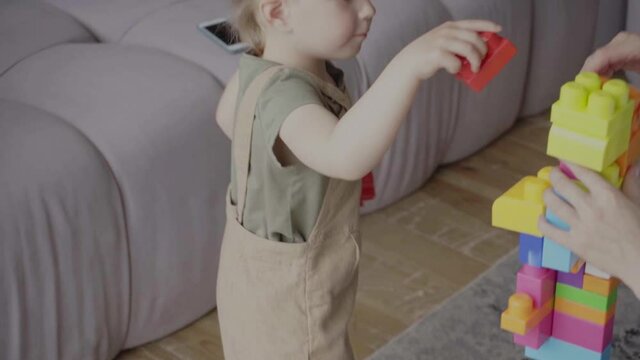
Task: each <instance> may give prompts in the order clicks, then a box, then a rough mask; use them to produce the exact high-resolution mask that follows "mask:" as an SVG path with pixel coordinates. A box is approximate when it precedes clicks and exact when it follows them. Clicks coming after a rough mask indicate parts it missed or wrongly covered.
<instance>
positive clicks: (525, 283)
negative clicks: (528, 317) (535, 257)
mask: <svg viewBox="0 0 640 360" xmlns="http://www.w3.org/2000/svg"><path fill="white" fill-rule="evenodd" d="M555 288H556V271H555V270H550V269H544V268H539V267H535V266H530V265H526V264H525V265H523V266H522V267H521V268H520V270H518V275H517V276H516V292H524V293H527V294H529V295H530V296H531V297H532V298H533V307H534V308H536V309H537V308H539V307H540V306H541V305H543V304H544V303H546V302H547V301H549V300H550V299H552V298H553V296H554V293H555Z"/></svg>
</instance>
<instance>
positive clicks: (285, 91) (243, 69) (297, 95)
mask: <svg viewBox="0 0 640 360" xmlns="http://www.w3.org/2000/svg"><path fill="white" fill-rule="evenodd" d="M279 65H280V64H278V63H276V62H273V61H270V60H266V59H262V58H259V57H256V56H253V55H249V54H243V55H242V57H241V58H240V63H239V66H238V74H239V81H240V94H244V92H245V91H246V89H247V88H248V87H249V85H250V83H251V82H252V81H253V80H254V79H255V78H256V77H257V76H258V75H260V74H261V73H262V72H263V71H265V70H267V69H268V68H270V67H273V66H279ZM309 102H314V103H318V104H322V96H321V90H320V89H319V88H318V86H317V85H316V84H315V82H314V81H313V79H311V78H309V77H308V76H307V75H306V74H305V73H304V72H303V71H300V70H297V69H294V68H289V67H285V68H283V69H282V70H281V71H279V72H277V73H276V74H275V75H274V76H273V78H271V79H270V80H269V81H268V82H267V84H265V87H264V89H263V91H262V93H261V95H260V98H259V106H260V105H262V106H261V107H265V106H266V105H268V104H274V105H275V106H277V107H283V106H284V107H290V106H295V105H296V104H297V105H300V103H309ZM267 103H268V104H267ZM289 103H290V104H289ZM285 105H288V106H285Z"/></svg>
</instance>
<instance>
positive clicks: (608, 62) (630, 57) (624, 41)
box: [582, 32, 640, 76]
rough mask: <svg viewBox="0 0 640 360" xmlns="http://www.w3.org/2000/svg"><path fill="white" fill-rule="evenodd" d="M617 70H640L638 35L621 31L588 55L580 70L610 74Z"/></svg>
mask: <svg viewBox="0 0 640 360" xmlns="http://www.w3.org/2000/svg"><path fill="white" fill-rule="evenodd" d="M618 70H631V71H636V72H638V71H640V35H638V34H634V33H629V32H621V33H619V34H618V35H616V37H614V38H613V40H611V42H610V43H608V44H607V45H605V46H604V47H601V48H600V49H598V50H596V51H595V52H594V53H593V54H592V55H591V56H589V57H588V58H587V60H586V62H585V63H584V66H583V67H582V71H594V72H597V73H598V74H600V75H604V76H611V75H613V73H614V72H616V71H618Z"/></svg>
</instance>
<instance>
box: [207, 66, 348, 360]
mask: <svg viewBox="0 0 640 360" xmlns="http://www.w3.org/2000/svg"><path fill="white" fill-rule="evenodd" d="M281 69H282V67H272V68H269V69H267V70H266V71H265V72H263V73H262V74H261V75H259V76H258V77H256V79H255V80H254V81H253V83H252V84H251V85H249V87H248V89H247V91H246V93H245V95H244V97H243V99H242V102H241V104H240V106H239V107H238V113H237V116H236V124H235V130H234V134H233V161H235V164H236V165H237V166H236V169H237V170H236V171H237V182H238V186H237V188H238V195H237V205H233V204H232V202H231V197H230V195H229V193H227V204H226V207H227V223H226V228H225V233H224V238H223V242H222V250H221V255H220V256H221V258H220V268H219V272H218V285H217V300H218V312H219V315H218V316H219V320H220V329H221V335H222V345H223V349H224V355H225V359H227V360H287V359H295V360H309V359H311V360H316V359H327V360H343V359H347V360H348V359H354V355H353V351H352V349H351V344H350V341H349V335H348V332H347V327H348V323H349V320H350V318H351V314H352V312H353V306H354V302H355V294H356V287H357V278H358V263H359V258H360V234H359V228H358V219H359V199H360V181H355V182H350V181H342V180H336V179H331V180H330V181H329V184H328V188H327V191H326V195H325V198H324V200H323V205H322V208H321V210H320V214H319V216H318V219H317V222H316V224H315V226H314V228H313V230H312V232H311V234H310V236H309V238H308V239H307V242H305V243H294V244H292V243H282V242H277V241H272V240H267V239H263V238H260V237H258V236H256V235H254V234H253V233H251V232H249V231H247V230H246V229H245V228H244V227H243V226H242V218H243V209H244V204H245V202H244V201H245V197H246V189H247V186H246V185H247V176H248V170H249V162H250V161H249V159H250V151H251V134H252V127H253V120H254V116H255V108H256V103H257V99H258V96H259V95H260V92H261V90H262V89H263V87H264V85H265V84H266V83H267V82H268V80H269V79H270V78H271V77H272V76H273V75H274V74H275V73H276V72H277V71H279V70H281Z"/></svg>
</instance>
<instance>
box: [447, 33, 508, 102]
mask: <svg viewBox="0 0 640 360" xmlns="http://www.w3.org/2000/svg"><path fill="white" fill-rule="evenodd" d="M480 37H482V39H483V40H484V41H485V43H486V44H487V54H486V55H485V57H484V59H483V60H482V64H481V65H480V70H479V71H478V72H477V73H474V72H473V71H471V64H470V63H469V61H468V60H467V59H462V68H461V69H460V71H459V72H458V75H457V78H458V79H460V80H462V81H464V82H465V83H466V84H467V85H469V87H470V88H471V89H473V90H475V91H481V90H482V89H484V87H485V86H486V85H487V84H488V83H489V81H491V79H493V78H494V77H495V76H496V75H498V73H499V72H500V70H502V68H503V67H504V66H505V65H506V64H507V63H508V62H509V61H510V60H511V59H512V58H513V57H514V56H515V55H516V52H517V50H516V47H515V46H514V45H513V44H512V43H511V42H510V41H509V40H507V39H505V38H503V37H501V36H500V35H498V34H496V33H492V32H481V33H480Z"/></svg>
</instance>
